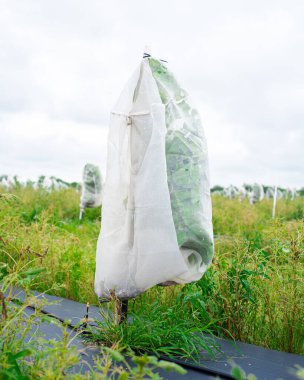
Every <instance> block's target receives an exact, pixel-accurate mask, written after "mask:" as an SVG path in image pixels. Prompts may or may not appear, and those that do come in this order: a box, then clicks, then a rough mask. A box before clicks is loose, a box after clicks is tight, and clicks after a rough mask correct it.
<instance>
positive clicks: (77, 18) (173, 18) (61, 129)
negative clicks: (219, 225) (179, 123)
mask: <svg viewBox="0 0 304 380" xmlns="http://www.w3.org/2000/svg"><path fill="white" fill-rule="evenodd" d="M303 16H304V3H303V2H300V1H292V0H291V1H289V2H288V3H287V2H286V1H281V0H276V1H275V0H271V1H268V2H266V3H265V2H263V1H262V0H257V1H255V2H244V1H241V0H233V1H229V2H227V1H224V0H216V1H214V2H207V1H198V0H189V1H188V2H185V1H182V0H177V1H174V2H173V1H168V2H162V1H160V0H155V1H153V2H143V1H140V0H130V1H128V2H124V1H122V0H114V1H112V2H107V1H99V0H98V1H97V0H92V1H90V2H85V1H83V0H73V1H72V0H63V1H60V2H59V1H53V0H45V1H43V2H37V1H34V0H25V1H23V2H20V1H17V0H10V1H8V0H7V1H3V2H1V12H0V136H1V140H0V174H1V173H8V174H19V175H22V176H23V177H26V176H28V177H31V178H33V177H35V176H37V175H39V174H42V173H43V174H50V175H51V174H53V175H57V176H61V177H62V178H66V179H70V180H72V179H76V180H77V179H79V178H80V176H81V169H82V165H83V164H84V163H85V162H87V161H95V162H96V163H98V162H100V163H101V166H102V169H103V171H104V168H105V157H106V156H105V150H106V134H107V123H108V118H109V116H108V115H109V112H110V110H111V108H112V106H113V104H114V103H115V101H116V99H117V97H118V96H119V93H120V91H121V89H122V88H123V86H124V84H125V82H126V80H127V79H128V77H129V76H130V75H131V73H132V72H133V70H134V69H135V67H136V66H137V65H138V64H139V61H140V56H141V53H142V49H143V47H144V46H145V45H146V44H151V45H152V53H154V54H155V56H157V57H160V58H164V59H167V60H168V61H169V67H170V68H171V69H172V71H173V72H174V73H175V74H176V76H177V77H178V78H179V79H180V81H181V83H182V84H183V85H184V87H185V88H186V89H187V91H188V92H189V93H190V94H191V95H192V97H193V99H194V102H195V103H196V105H197V106H198V108H199V110H200V113H201V115H202V119H203V124H204V126H205V130H206V135H207V137H208V146H209V152H210V167H211V178H212V182H213V184H214V183H222V184H229V183H237V184H240V183H242V182H244V181H246V182H254V181H262V182H265V183H274V182H276V181H279V182H280V183H281V184H282V185H287V184H290V185H292V186H293V185H296V186H303V184H304V183H303V175H302V172H303V167H304V158H302V146H303V143H304V132H303V128H304V127H303V123H304V114H303V101H304V74H303V66H304V51H303V40H304V24H303V22H302V20H303Z"/></svg>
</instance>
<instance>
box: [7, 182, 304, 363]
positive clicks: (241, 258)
mask: <svg viewBox="0 0 304 380" xmlns="http://www.w3.org/2000/svg"><path fill="white" fill-rule="evenodd" d="M1 193H2V194H4V193H7V192H6V191H5V190H4V189H0V194H1ZM271 208H272V203H271V201H266V200H264V201H262V202H260V203H257V204H255V205H250V204H249V202H248V201H247V200H244V201H243V202H239V201H238V200H229V199H226V198H223V197H220V196H214V197H213V222H214V234H215V258H214V262H213V265H212V266H211V267H210V269H209V270H208V272H207V274H206V275H205V276H204V278H203V279H202V280H200V281H198V282H197V283H193V284H188V285H185V286H176V287H173V288H172V287H170V288H159V287H156V288H153V289H151V290H149V291H148V292H146V293H145V294H143V295H141V296H140V297H138V298H137V299H136V300H133V301H131V302H130V312H131V314H132V315H133V317H134V323H133V326H132V328H131V327H130V326H129V327H128V328H126V327H117V326H116V325H111V324H109V325H108V326H107V327H104V326H103V327H102V326H101V327H100V330H99V331H98V332H97V333H96V334H97V335H98V334H99V336H97V337H96V339H99V340H101V341H103V342H105V343H108V344H109V345H110V344H113V343H116V342H117V341H119V342H120V344H122V345H125V346H127V347H131V348H133V349H138V350H142V351H145V350H147V349H150V351H154V352H161V353H165V354H172V355H179V356H194V355H195V354H196V353H197V347H198V346H199V345H203V346H204V347H205V348H206V349H207V350H208V346H209V342H208V341H206V340H203V339H200V338H197V339H196V338H194V337H195V336H196V332H198V331H208V332H212V333H214V334H217V335H224V336H228V337H232V338H234V339H237V340H241V341H243V342H248V343H254V344H258V345H262V346H264V347H268V348H273V349H278V350H282V351H287V352H292V353H299V354H304V314H303V310H304V198H297V199H295V200H293V201H289V200H279V201H278V204H277V218H276V219H275V220H272V219H271ZM78 215H79V193H77V192H76V191H75V190H74V189H67V190H60V191H54V192H47V191H45V190H43V189H38V190H33V189H32V188H30V187H28V188H16V189H15V190H13V191H12V192H10V194H6V195H2V196H1V198H0V263H1V271H2V274H3V273H5V274H6V275H7V276H9V275H12V274H13V273H18V271H19V272H20V271H22V270H24V268H26V269H27V271H28V270H33V269H37V268H41V270H42V272H41V273H39V272H37V275H36V276H34V277H33V276H32V278H30V282H31V288H33V289H37V290H39V291H48V292H49V293H50V294H55V295H58V296H62V297H67V298H70V299H74V300H77V301H80V302H90V303H91V304H97V303H98V302H97V298H96V296H95V294H94V290H93V282H94V267H95V247H96V241H97V238H98V234H99V229H100V223H101V218H100V210H99V209H93V210H86V211H85V216H84V219H83V221H82V222H80V221H79V220H78ZM26 278H27V277H25V279H24V283H25V285H26V283H27V281H28V280H26ZM110 307H111V305H110ZM124 329H125V330H124Z"/></svg>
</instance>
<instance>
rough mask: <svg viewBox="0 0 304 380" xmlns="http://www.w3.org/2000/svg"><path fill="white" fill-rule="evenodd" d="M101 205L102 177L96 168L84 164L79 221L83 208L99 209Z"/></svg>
mask: <svg viewBox="0 0 304 380" xmlns="http://www.w3.org/2000/svg"><path fill="white" fill-rule="evenodd" d="M101 203H102V177H101V173H100V170H99V167H98V166H95V165H93V164H86V165H85V166H84V168H83V173H82V186H81V198H80V219H81V218H82V213H83V211H84V209H85V208H93V207H100V206H101Z"/></svg>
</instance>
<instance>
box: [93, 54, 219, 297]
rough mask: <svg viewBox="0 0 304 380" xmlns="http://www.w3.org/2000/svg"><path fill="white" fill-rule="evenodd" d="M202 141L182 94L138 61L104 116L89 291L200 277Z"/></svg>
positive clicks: (206, 246) (204, 203)
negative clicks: (103, 172) (106, 125)
mask: <svg viewBox="0 0 304 380" xmlns="http://www.w3.org/2000/svg"><path fill="white" fill-rule="evenodd" d="M207 156H208V154H207V147H206V139H205V136H204V132H203V128H202V125H201V121H200V118H199V115H198V113H197V111H196V110H195V109H193V108H192V107H191V105H190V103H189V102H188V99H187V94H186V92H185V91H184V90H183V89H182V88H181V87H180V86H179V85H178V83H177V82H176V80H175V78H174V76H173V75H172V74H171V73H170V72H169V71H168V69H167V68H166V66H165V65H164V64H163V63H162V62H161V61H159V60H156V59H153V58H151V57H147V58H144V59H143V61H142V63H141V65H140V67H139V68H138V69H137V70H136V72H135V73H134V75H133V76H132V77H131V79H130V80H129V82H128V83H127V85H126V87H125V89H124V90H123V92H122V94H121V96H120V98H119V100H118V102H117V104H116V106H115V107H114V109H113V111H112V113H111V120H110V130H109V137H108V158H107V176H106V181H105V186H104V195H103V209H102V227H101V232H100V236H99V239H98V244H97V254H96V273H95V291H96V293H97V295H98V296H99V297H100V298H101V299H104V300H106V299H108V298H109V297H110V293H111V294H112V292H113V291H114V292H115V294H116V296H117V297H118V298H120V299H127V298H130V297H134V296H136V295H138V294H139V293H141V292H144V291H145V290H146V289H148V288H150V287H152V286H154V285H156V284H164V283H178V284H184V283H187V282H191V281H195V280H198V279H200V278H201V277H202V275H203V274H204V272H205V271H206V270H207V268H208V266H209V265H210V263H211V260H212V256H213V232H212V221H211V220H212V215H211V214H212V212H211V198H210V186H209V172H208V157H207Z"/></svg>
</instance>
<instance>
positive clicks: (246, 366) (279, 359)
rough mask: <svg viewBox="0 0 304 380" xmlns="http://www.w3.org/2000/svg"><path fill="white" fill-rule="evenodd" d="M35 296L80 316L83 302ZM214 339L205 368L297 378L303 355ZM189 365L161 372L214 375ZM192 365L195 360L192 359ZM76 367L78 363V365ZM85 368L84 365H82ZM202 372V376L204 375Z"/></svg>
mask: <svg viewBox="0 0 304 380" xmlns="http://www.w3.org/2000/svg"><path fill="white" fill-rule="evenodd" d="M14 294H15V296H16V297H17V298H19V299H20V300H22V301H23V300H24V293H23V291H22V290H20V289H18V288H16V289H15V291H14ZM33 294H34V295H35V296H39V297H44V298H46V299H47V300H48V301H49V302H54V301H57V302H59V304H58V305H48V306H45V307H44V308H43V310H44V312H46V313H48V314H52V315H55V316H56V317H57V318H59V319H60V320H71V325H72V326H73V325H74V326H76V325H78V324H79V321H80V320H81V319H82V318H83V316H84V313H85V310H86V305H85V304H81V303H79V302H76V301H71V300H68V299H65V298H60V297H55V296H50V295H47V294H40V293H39V292H33ZM98 316H99V312H98V308H97V307H94V306H92V307H90V311H89V317H90V318H98ZM42 332H46V334H47V337H49V338H50V339H53V338H54V335H55V334H56V331H55V330H52V326H50V325H46V324H43V327H42ZM217 342H218V343H219V345H220V346H221V349H222V351H223V353H224V355H223V356H222V357H220V358H218V359H212V358H210V359H206V356H205V355H204V358H203V357H202V359H201V360H200V362H199V365H202V366H204V368H206V369H209V370H211V371H215V372H218V373H219V374H225V375H227V377H228V376H229V374H230V371H231V364H230V361H231V360H233V361H234V362H235V363H236V364H238V365H239V366H240V367H241V368H242V369H243V370H244V371H245V372H246V373H247V374H248V373H253V374H254V375H255V376H256V377H257V379H258V380H277V379H283V380H289V379H290V380H294V379H297V377H296V376H295V374H294V372H293V368H295V365H300V366H302V367H304V356H302V355H294V354H290V353H286V352H281V351H276V350H269V349H266V348H263V347H259V346H255V345H252V344H247V343H241V342H235V345H236V347H237V348H236V347H235V345H233V344H231V342H230V341H229V340H226V339H220V338H218V339H217ZM76 343H77V344H79V347H80V348H84V347H85V345H84V343H82V341H81V339H78V338H77V341H76ZM97 353H98V352H97V350H96V349H95V350H94V349H93V348H88V350H86V352H85V355H86V358H85V359H86V361H89V362H90V363H92V358H91V357H92V356H96V354H97ZM188 364H189V367H186V369H187V371H188V373H187V375H185V376H180V377H179V375H177V374H170V373H163V372H162V376H163V377H164V378H165V379H179V378H181V379H185V380H187V379H193V380H195V379H212V378H215V377H214V376H212V375H207V374H202V373H200V372H198V371H197V370H195V368H194V367H192V369H191V362H189V363H187V365H188ZM192 364H193V365H194V366H195V365H196V364H195V363H192ZM77 368H78V369H79V367H77ZM84 370H85V368H84ZM204 376H205V377H204Z"/></svg>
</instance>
